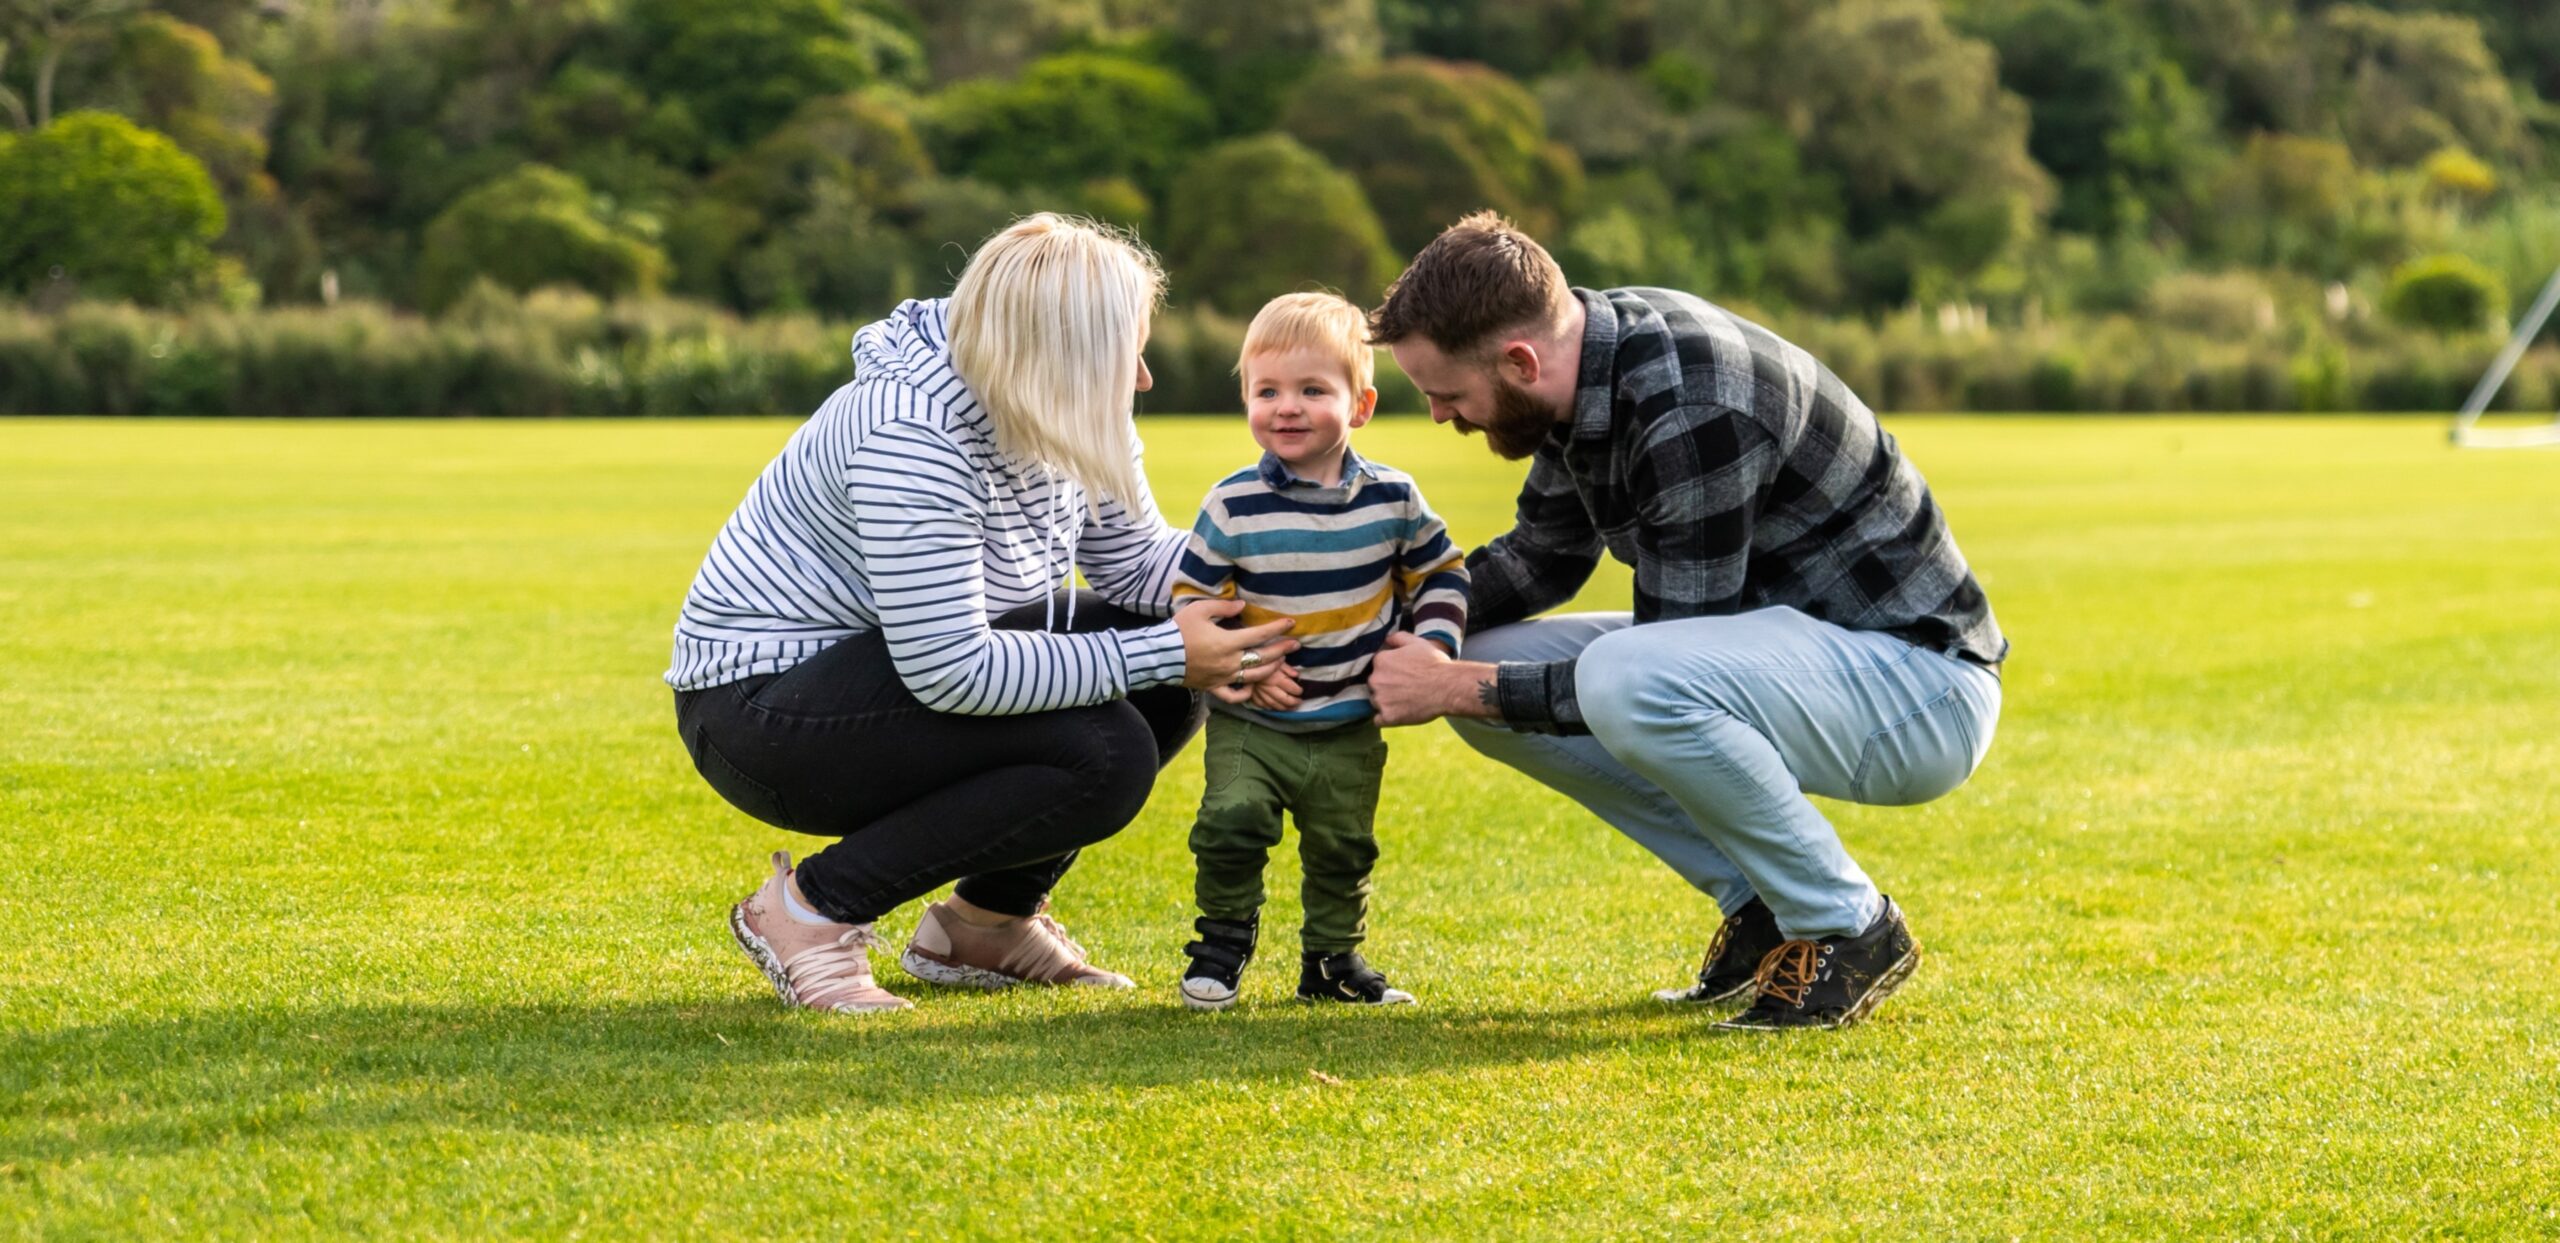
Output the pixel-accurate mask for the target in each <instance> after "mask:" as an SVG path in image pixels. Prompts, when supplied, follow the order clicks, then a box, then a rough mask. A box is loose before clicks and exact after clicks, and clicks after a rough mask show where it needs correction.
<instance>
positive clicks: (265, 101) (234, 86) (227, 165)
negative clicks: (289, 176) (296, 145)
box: [117, 13, 276, 199]
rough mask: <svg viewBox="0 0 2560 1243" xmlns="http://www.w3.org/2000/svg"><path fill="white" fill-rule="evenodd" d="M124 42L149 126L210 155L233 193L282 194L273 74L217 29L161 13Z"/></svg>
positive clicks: (209, 164) (145, 19) (129, 26)
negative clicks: (274, 160) (272, 134)
mask: <svg viewBox="0 0 2560 1243" xmlns="http://www.w3.org/2000/svg"><path fill="white" fill-rule="evenodd" d="M117 44H118V50H119V59H120V60H121V62H122V68H123V70H124V72H125V74H126V76H127V77H128V78H130V80H131V81H132V83H133V86H134V91H135V94H136V96H137V98H136V103H137V104H138V107H137V109H136V114H137V115H138V116H139V117H140V118H141V120H142V121H143V123H144V124H146V125H149V126H151V127H152V128H153V129H156V130H159V131H160V132H162V133H164V134H167V135H169V137H170V138H172V139H174V140H176V142H177V144H178V145H179V146H181V147H184V148H186V150H187V153H188V154H190V155H193V156H194V157H196V158H197V159H199V160H202V161H204V165H205V168H206V169H207V170H208V171H210V172H211V173H212V174H213V177H214V180H215V181H217V182H219V183H221V185H222V187H223V190H224V191H225V192H226V194H227V196H228V197H231V198H234V199H238V198H242V197H248V196H256V197H260V198H264V197H270V196H272V195H273V194H274V193H275V181H274V179H273V178H271V177H269V176H267V172H266V165H267V132H266V131H267V121H268V119H269V118H270V117H271V116H273V115H274V113H275V100H276V88H275V83H274V82H272V81H270V80H269V79H268V78H267V75H265V74H263V73H260V72H258V71H257V69H255V68H254V67H252V66H251V65H250V64H249V63H248V62H246V61H242V60H236V59H234V58H232V57H230V56H227V55H224V54H223V50H222V45H221V43H219V42H217V41H216V40H215V39H214V37H213V35H212V33H211V32H209V31H207V30H204V29H202V28H201V27H196V26H190V25H188V24H186V23H185V22H181V21H178V20H176V19H175V18H170V17H164V16H162V15H160V14H157V13H146V14H144V15H142V16H140V17H137V18H135V19H133V20H132V21H130V22H127V23H125V26H124V29H123V30H121V31H119V32H118V34H117Z"/></svg>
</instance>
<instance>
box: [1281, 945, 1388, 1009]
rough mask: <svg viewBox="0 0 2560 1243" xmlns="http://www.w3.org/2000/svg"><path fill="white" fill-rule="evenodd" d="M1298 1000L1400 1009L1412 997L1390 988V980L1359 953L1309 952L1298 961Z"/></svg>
mask: <svg viewBox="0 0 2560 1243" xmlns="http://www.w3.org/2000/svg"><path fill="white" fill-rule="evenodd" d="M1298 1000H1300V1001H1348V1002H1352V1003H1355V1004H1358V1005H1364V1006H1397V1005H1409V1004H1411V1003H1412V1001H1413V994H1411V993H1408V992H1406V991H1404V990H1403V989H1401V988H1390V987H1388V985H1387V977H1385V976H1383V975H1380V974H1379V973H1378V970H1377V968H1375V967H1372V966H1370V965H1369V963H1368V960H1366V959H1364V958H1362V957H1360V951H1358V950H1351V951H1348V952H1346V953H1341V954H1324V953H1318V952H1317V951H1315V950H1309V951H1307V952H1306V953H1304V954H1302V955H1300V956H1299V959H1298Z"/></svg>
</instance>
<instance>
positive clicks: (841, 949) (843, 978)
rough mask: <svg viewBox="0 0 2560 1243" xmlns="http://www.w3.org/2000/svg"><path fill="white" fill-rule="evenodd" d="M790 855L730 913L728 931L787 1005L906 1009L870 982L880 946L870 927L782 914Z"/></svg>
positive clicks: (779, 855)
mask: <svg viewBox="0 0 2560 1243" xmlns="http://www.w3.org/2000/svg"><path fill="white" fill-rule="evenodd" d="M790 882H791V855H790V853H789V852H787V851H780V850H777V851H775V852H773V875H772V876H769V877H767V878H765V882H764V884H763V886H762V887H760V888H758V889H757V890H756V891H755V892H754V893H751V894H748V895H747V896H746V898H745V900H743V901H741V902H739V903H738V904H737V905H736V906H733V907H731V908H729V931H730V932H731V933H732V934H733V935H735V936H736V937H737V938H738V948H740V949H743V950H745V951H746V952H747V957H749V958H752V959H754V960H755V964H756V966H757V967H758V968H760V969H762V970H763V972H764V974H765V978H766V979H769V980H771V981H773V991H774V992H776V993H779V994H781V995H782V1004H784V1005H786V1006H805V1007H807V1008H809V1009H811V1010H833V1011H835V1012H837V1013H839V1014H862V1013H866V1012H869V1011H873V1010H905V1009H908V1008H909V1006H910V1003H909V1002H908V1001H907V999H906V998H904V997H900V996H898V995H897V994H895V993H892V992H890V991H888V990H887V989H884V988H882V987H880V985H879V984H878V983H877V982H875V981H874V980H873V979H872V978H871V953H870V950H871V947H872V946H874V945H877V944H879V943H880V937H879V934H877V933H875V932H873V931H872V930H871V925H869V924H837V923H826V924H812V923H803V922H802V921H800V920H797V919H793V918H792V917H791V914H790V912H788V911H786V910H784V909H783V905H782V903H783V897H784V895H785V894H787V893H789V892H790V890H789V888H788V886H789V884H790Z"/></svg>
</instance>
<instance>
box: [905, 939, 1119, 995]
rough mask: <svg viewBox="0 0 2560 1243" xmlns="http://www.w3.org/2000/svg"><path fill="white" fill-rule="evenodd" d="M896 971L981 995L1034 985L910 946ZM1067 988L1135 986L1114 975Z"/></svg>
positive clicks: (1028, 981)
mask: <svg viewBox="0 0 2560 1243" xmlns="http://www.w3.org/2000/svg"><path fill="white" fill-rule="evenodd" d="M898 969H899V970H901V971H904V972H906V973H907V974H908V975H911V976H914V977H915V978H917V979H919V980H922V981H924V982H925V983H927V984H942V985H947V986H949V987H952V988H974V989H978V990H980V991H982V992H990V993H992V992H995V991H996V990H998V989H1004V988H1013V987H1016V986H1018V985H1023V984H1030V983H1033V982H1034V981H1031V980H1025V979H1022V978H1020V977H1018V976H1010V975H1006V974H1005V973H1003V972H1001V971H989V970H988V969H986V968H984V967H963V966H960V965H959V964H957V963H947V962H937V961H935V960H934V959H932V958H929V957H926V955H925V953H924V951H922V950H919V949H917V948H916V947H914V946H912V945H910V946H908V947H907V952H906V953H903V954H900V955H898ZM1068 986H1069V987H1071V988H1113V989H1120V988H1136V987H1137V985H1136V984H1135V983H1133V982H1131V981H1130V980H1129V979H1128V977H1126V976H1118V975H1114V976H1106V977H1104V978H1101V979H1083V980H1074V981H1070V982H1069V984H1068Z"/></svg>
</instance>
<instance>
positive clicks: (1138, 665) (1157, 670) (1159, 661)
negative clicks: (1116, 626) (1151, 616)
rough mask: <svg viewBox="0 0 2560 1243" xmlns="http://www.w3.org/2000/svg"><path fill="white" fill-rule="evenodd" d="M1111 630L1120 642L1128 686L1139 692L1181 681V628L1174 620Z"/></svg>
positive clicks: (1122, 665)
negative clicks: (1136, 627) (1141, 626)
mask: <svg viewBox="0 0 2560 1243" xmlns="http://www.w3.org/2000/svg"><path fill="white" fill-rule="evenodd" d="M1110 633H1111V637H1112V638H1113V639H1114V640H1116V641H1118V643H1119V644H1120V665H1121V668H1122V669H1124V670H1126V671H1127V681H1126V683H1125V685H1126V686H1127V688H1128V689H1130V690H1133V691H1140V690H1145V689H1146V688H1148V687H1150V686H1163V685H1165V684H1167V683H1176V684H1179V683H1180V682H1181V681H1182V671H1183V669H1184V667H1185V662H1184V660H1183V655H1182V631H1181V629H1180V628H1178V627H1176V626H1175V625H1174V624H1173V623H1172V622H1169V621H1167V622H1158V623H1156V624H1155V625H1152V626H1147V627H1144V628H1142V629H1138V630H1114V631H1112V632H1110Z"/></svg>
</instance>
